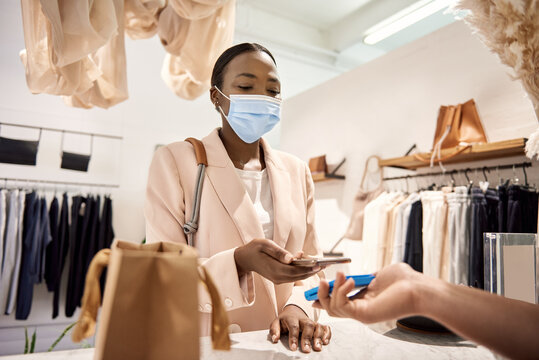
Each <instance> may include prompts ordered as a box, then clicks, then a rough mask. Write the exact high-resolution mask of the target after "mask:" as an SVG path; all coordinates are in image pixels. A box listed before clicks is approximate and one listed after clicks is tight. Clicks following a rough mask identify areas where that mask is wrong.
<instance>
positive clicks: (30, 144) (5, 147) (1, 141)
mask: <svg viewBox="0 0 539 360" xmlns="http://www.w3.org/2000/svg"><path fill="white" fill-rule="evenodd" d="M40 138H41V135H40ZM38 147H39V140H38V141H30V140H17V139H10V138H6V137H0V162H2V163H7V164H17V165H35V164H36V159H37V149H38Z"/></svg>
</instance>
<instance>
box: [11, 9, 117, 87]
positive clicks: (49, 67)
mask: <svg viewBox="0 0 539 360" xmlns="http://www.w3.org/2000/svg"><path fill="white" fill-rule="evenodd" d="M64 3H66V4H65V5H66V6H70V5H69V4H68V3H72V4H71V5H72V6H85V5H86V6H87V5H88V2H84V1H75V2H70V1H68V2H64ZM84 3H86V4H84ZM105 3H107V1H95V2H94V4H95V5H96V9H95V10H98V11H96V13H97V14H99V15H103V16H109V15H108V14H111V13H110V11H106V10H105V8H104V9H97V7H98V6H103V5H105V6H106V8H109V7H108V5H107V4H105ZM108 3H110V2H108ZM42 4H44V5H45V6H44V7H43V8H42ZM55 7H56V8H55ZM21 10H22V23H23V30H24V44H25V49H24V50H22V51H21V52H20V54H19V55H20V57H21V60H22V63H23V65H24V68H25V73H26V83H27V85H28V89H29V90H30V91H31V92H32V93H34V94H38V93H46V94H52V95H71V94H73V93H75V92H77V91H79V92H83V91H86V90H88V89H89V88H91V87H92V86H93V81H94V80H95V79H97V77H98V76H99V69H98V68H97V66H96V65H95V63H93V62H92V61H91V59H89V58H88V56H87V55H88V54H89V53H90V52H91V51H94V50H95V49H97V48H99V47H100V46H101V45H103V44H104V43H105V42H106V41H107V39H108V37H110V36H112V34H113V33H114V31H115V29H114V28H110V27H109V26H104V24H103V23H101V21H99V22H98V23H97V24H96V25H97V27H98V28H100V29H102V30H105V31H104V32H101V35H100V36H99V33H95V32H94V33H93V34H87V33H84V34H81V37H84V38H88V39H89V40H88V43H89V44H92V45H91V46H88V47H86V46H85V45H82V43H79V42H75V45H74V46H66V45H67V44H66V42H64V39H66V36H64V35H63V34H62V31H61V30H62V27H63V24H62V20H61V19H62V18H63V19H65V21H66V25H68V24H69V25H70V26H71V27H73V28H76V27H77V24H78V23H77V21H73V20H74V19H76V18H77V17H76V16H75V15H77V14H76V13H77V12H78V11H77V12H75V13H73V14H70V15H73V16H75V17H73V16H69V15H68V14H67V13H65V14H64V13H61V12H60V9H59V8H58V2H55V1H48V2H42V1H40V0H23V1H21ZM63 10H64V9H63V8H62V11H63ZM90 10H94V9H89V8H87V9H82V11H81V12H78V13H79V14H80V15H81V17H83V18H84V17H85V18H86V21H89V20H90V19H91V16H90V14H89V12H90ZM103 10H104V11H106V13H103ZM45 14H47V16H49V17H48V18H47V16H46V15H45ZM90 27H91V26H90ZM83 28H84V27H81V28H80V29H83ZM79 31H80V30H78V31H72V30H71V29H69V30H68V29H66V30H65V31H64V33H69V32H73V33H74V34H77V33H78V32H79ZM53 34H54V35H53ZM65 35H67V34H65ZM92 35H98V36H97V37H94V39H96V41H92V40H90V38H91V37H92ZM69 38H70V37H69V36H67V39H69ZM99 38H101V39H99ZM67 43H70V44H72V42H71V41H70V40H67ZM83 43H85V42H83ZM55 44H56V45H57V46H58V47H59V49H56V48H55ZM60 48H62V49H60ZM69 49H71V51H73V53H71V54H69V55H68V57H67V58H70V59H73V58H78V59H79V60H78V61H74V62H68V61H66V60H64V59H63V58H62V57H61V56H59V55H58V51H60V54H62V53H67V52H69V51H70V50H69Z"/></svg>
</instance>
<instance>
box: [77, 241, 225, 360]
mask: <svg viewBox="0 0 539 360" xmlns="http://www.w3.org/2000/svg"><path fill="white" fill-rule="evenodd" d="M197 259H198V254H197V251H196V250H195V249H194V248H192V247H190V246H187V245H185V244H177V243H167V242H156V243H151V244H143V245H141V244H134V243H130V242H125V241H115V242H114V243H113V245H112V249H104V250H101V251H100V252H98V253H97V254H96V255H95V257H94V258H93V260H92V262H91V263H90V266H89V268H88V273H87V275H86V282H85V288H84V296H83V298H82V308H81V313H80V317H79V321H78V322H77V325H76V326H75V328H74V330H73V333H72V338H73V341H74V342H79V341H81V340H82V339H84V338H87V337H90V336H92V335H93V334H94V331H95V326H96V318H97V311H98V308H99V305H100V303H101V295H100V294H101V293H100V282H99V279H100V275H101V272H102V270H103V268H104V267H105V266H108V272H107V281H106V288H105V292H104V294H105V295H104V299H103V309H102V311H101V314H100V317H99V322H100V323H99V329H98V331H97V339H96V350H95V357H94V359H98V360H99V359H114V360H115V359H130V360H136V359H179V358H181V359H198V358H199V355H200V354H199V313H198V309H197V307H198V300H197V296H198V292H197V289H198V284H199V279H200V281H202V282H203V283H204V284H205V285H206V288H207V290H208V292H209V293H210V296H211V299H212V304H213V312H212V342H213V348H214V349H218V350H228V349H230V339H229V337H228V317H227V313H226V311H225V309H224V307H223V304H222V303H221V299H220V297H219V293H218V291H217V288H216V287H215V285H214V283H213V281H212V279H211V278H210V276H209V275H208V274H207V273H206V271H205V270H204V268H203V267H200V268H199V267H198V263H197Z"/></svg>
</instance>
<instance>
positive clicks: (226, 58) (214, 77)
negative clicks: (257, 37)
mask: <svg viewBox="0 0 539 360" xmlns="http://www.w3.org/2000/svg"><path fill="white" fill-rule="evenodd" d="M253 51H260V52H265V53H266V54H268V55H269V57H270V58H271V60H273V63H274V64H275V65H277V63H276V62H275V58H274V57H273V55H272V54H271V53H270V51H269V50H268V49H266V48H265V47H264V46H262V45H260V44H257V43H242V44H238V45H234V46H232V47H231V48H228V49H226V50H225V52H223V53H222V54H221V56H219V59H217V61H216V62H215V65H214V66H213V71H212V73H211V85H212V86H217V87H218V88H219V89H221V86H222V85H223V74H224V72H225V68H226V66H227V65H228V63H229V62H230V61H232V59H234V58H235V57H236V56H238V55H241V54H243V53H247V52H253Z"/></svg>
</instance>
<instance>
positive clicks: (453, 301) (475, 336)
mask: <svg viewBox="0 0 539 360" xmlns="http://www.w3.org/2000/svg"><path fill="white" fill-rule="evenodd" d="M353 289H354V281H353V280H351V279H349V280H346V278H345V276H344V274H343V273H337V278H336V279H335V283H334V286H333V291H332V293H331V296H329V284H328V282H327V281H325V280H322V281H321V283H320V288H319V289H318V299H319V300H317V301H316V302H315V303H314V307H316V308H319V309H322V308H323V309H325V310H327V312H328V314H329V315H331V316H337V317H349V318H353V319H356V320H359V321H362V322H365V323H375V322H380V321H386V320H392V319H398V318H403V317H407V316H412V315H422V316H427V317H429V318H432V319H434V320H436V321H438V322H440V323H441V324H443V325H445V326H446V327H447V328H449V329H451V330H452V331H453V332H455V333H456V334H458V335H460V336H462V337H463V338H465V339H471V340H473V341H475V342H477V343H478V344H481V345H483V346H486V347H488V348H490V349H492V350H494V351H496V352H498V353H500V354H502V355H503V356H507V357H508V358H511V359H537V358H538V356H539V342H538V341H537V334H538V333H539V305H537V304H530V303H527V302H523V301H519V300H512V299H508V298H505V297H503V296H498V295H494V294H490V293H488V292H486V291H482V290H478V289H474V288H469V287H466V286H461V285H454V284H450V283H448V282H445V281H443V280H440V279H435V278H432V277H429V276H426V275H423V274H422V273H419V272H416V271H414V270H413V269H412V268H411V267H410V266H409V265H408V264H404V263H400V264H393V265H390V266H388V267H385V268H383V269H382V270H381V271H380V272H379V273H378V274H376V278H375V279H374V280H373V281H372V282H371V283H370V284H369V286H368V287H367V290H366V291H362V292H360V293H359V294H358V295H357V296H356V297H354V298H353V299H349V298H348V297H347V294H348V293H349V292H350V291H352V290H353Z"/></svg>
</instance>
